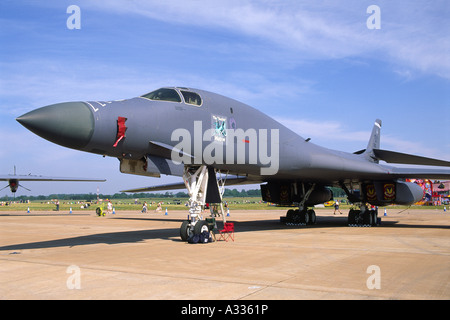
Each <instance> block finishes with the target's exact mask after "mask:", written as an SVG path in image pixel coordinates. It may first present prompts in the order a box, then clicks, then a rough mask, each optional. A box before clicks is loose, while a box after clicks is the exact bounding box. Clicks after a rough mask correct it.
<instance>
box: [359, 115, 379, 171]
mask: <svg viewBox="0 0 450 320" xmlns="http://www.w3.org/2000/svg"><path fill="white" fill-rule="evenodd" d="M380 132H381V120H380V119H377V120H375V124H374V125H373V129H372V134H371V135H370V139H369V143H368V144H367V148H366V150H365V151H364V152H363V156H364V157H365V158H366V159H367V160H369V161H371V162H376V163H378V158H377V157H376V155H375V153H374V149H380Z"/></svg>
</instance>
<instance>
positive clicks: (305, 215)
mask: <svg viewBox="0 0 450 320" xmlns="http://www.w3.org/2000/svg"><path fill="white" fill-rule="evenodd" d="M298 215H299V218H300V223H304V224H309V214H308V212H307V211H300V212H299V213H298Z"/></svg>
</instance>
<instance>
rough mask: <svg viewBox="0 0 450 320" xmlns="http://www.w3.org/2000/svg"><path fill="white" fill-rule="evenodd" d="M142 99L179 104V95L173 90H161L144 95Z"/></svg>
mask: <svg viewBox="0 0 450 320" xmlns="http://www.w3.org/2000/svg"><path fill="white" fill-rule="evenodd" d="M141 97H142V98H147V99H150V100H161V101H171V102H181V98H180V95H179V94H178V92H177V91H176V90H175V89H167V88H161V89H158V90H155V91H152V92H150V93H147V94H144V95H143V96H141Z"/></svg>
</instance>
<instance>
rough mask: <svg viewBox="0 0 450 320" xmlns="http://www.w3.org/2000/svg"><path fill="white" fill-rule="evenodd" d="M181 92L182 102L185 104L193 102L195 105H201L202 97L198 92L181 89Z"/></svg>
mask: <svg viewBox="0 0 450 320" xmlns="http://www.w3.org/2000/svg"><path fill="white" fill-rule="evenodd" d="M180 91H181V94H182V95H183V98H184V102H186V103H187V104H193V105H195V106H201V105H202V98H201V97H200V95H199V94H198V93H195V92H191V91H183V90H180Z"/></svg>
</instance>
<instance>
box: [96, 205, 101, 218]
mask: <svg viewBox="0 0 450 320" xmlns="http://www.w3.org/2000/svg"><path fill="white" fill-rule="evenodd" d="M95 213H96V214H97V215H98V216H99V217H100V216H101V215H102V208H100V207H97V209H95Z"/></svg>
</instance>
